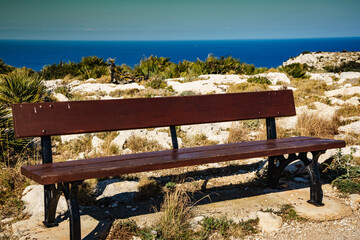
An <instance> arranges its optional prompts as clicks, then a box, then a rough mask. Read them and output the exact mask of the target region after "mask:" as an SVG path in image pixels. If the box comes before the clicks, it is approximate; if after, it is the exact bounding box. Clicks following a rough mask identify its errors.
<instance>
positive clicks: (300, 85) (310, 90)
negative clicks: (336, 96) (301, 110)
mask: <svg viewBox="0 0 360 240" xmlns="http://www.w3.org/2000/svg"><path fill="white" fill-rule="evenodd" d="M291 86H293V87H295V88H296V91H294V99H295V103H296V105H297V106H301V105H306V104H309V103H313V102H323V103H326V99H324V98H322V97H321V96H323V95H324V92H325V91H330V90H333V89H335V88H336V87H335V86H332V85H327V84H326V83H325V82H322V81H318V80H311V79H301V78H293V79H292V80H291Z"/></svg>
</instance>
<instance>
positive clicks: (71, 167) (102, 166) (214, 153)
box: [21, 137, 345, 184]
mask: <svg viewBox="0 0 360 240" xmlns="http://www.w3.org/2000/svg"><path fill="white" fill-rule="evenodd" d="M344 146H345V142H344V141H340V140H332V139H321V138H311V137H292V138H283V139H271V140H262V141H252V142H241V143H232V144H223V145H215V146H204V147H195V148H186V149H176V150H166V151H158V152H148V153H139V154H129V155H121V156H113V157H103V158H93V159H84V160H76V161H66V162H59V163H52V164H40V165H32V166H23V167H22V168H21V173H22V174H23V175H25V176H26V177H28V178H30V179H32V180H34V181H35V182H37V183H39V184H53V183H59V182H70V181H79V180H84V179H89V178H99V177H106V176H115V175H121V174H128V173H136V172H144V171H151V170H157V169H166V168H174V167H183V166H192V165H199V164H204V163H214V162H221V161H230V160H238V159H247V158H253V157H267V156H276V155H282V154H290V153H299V152H311V151H322V150H326V149H331V148H341V147H344Z"/></svg>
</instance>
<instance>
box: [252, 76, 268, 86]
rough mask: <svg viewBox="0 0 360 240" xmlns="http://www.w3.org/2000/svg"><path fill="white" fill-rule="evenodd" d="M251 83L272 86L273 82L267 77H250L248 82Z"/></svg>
mask: <svg viewBox="0 0 360 240" xmlns="http://www.w3.org/2000/svg"><path fill="white" fill-rule="evenodd" d="M247 81H248V82H249V83H258V84H266V85H271V81H270V80H269V79H268V78H267V77H250V78H248V80H247Z"/></svg>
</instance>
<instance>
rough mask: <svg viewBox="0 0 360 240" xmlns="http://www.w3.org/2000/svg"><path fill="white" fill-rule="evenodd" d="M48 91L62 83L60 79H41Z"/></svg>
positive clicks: (50, 91)
mask: <svg viewBox="0 0 360 240" xmlns="http://www.w3.org/2000/svg"><path fill="white" fill-rule="evenodd" d="M42 82H43V84H44V86H45V87H46V90H47V92H48V93H52V92H53V91H54V90H55V89H56V88H58V87H61V86H63V85H64V81H63V80H62V79H56V80H47V81H42Z"/></svg>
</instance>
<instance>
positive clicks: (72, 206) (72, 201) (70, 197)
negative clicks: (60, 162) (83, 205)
mask: <svg viewBox="0 0 360 240" xmlns="http://www.w3.org/2000/svg"><path fill="white" fill-rule="evenodd" d="M80 184H81V182H70V183H62V184H61V190H62V191H63V192H64V195H65V199H66V203H67V205H68V209H69V215H70V216H69V218H70V240H81V223H80V211H79V202H78V189H79V185H80Z"/></svg>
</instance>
